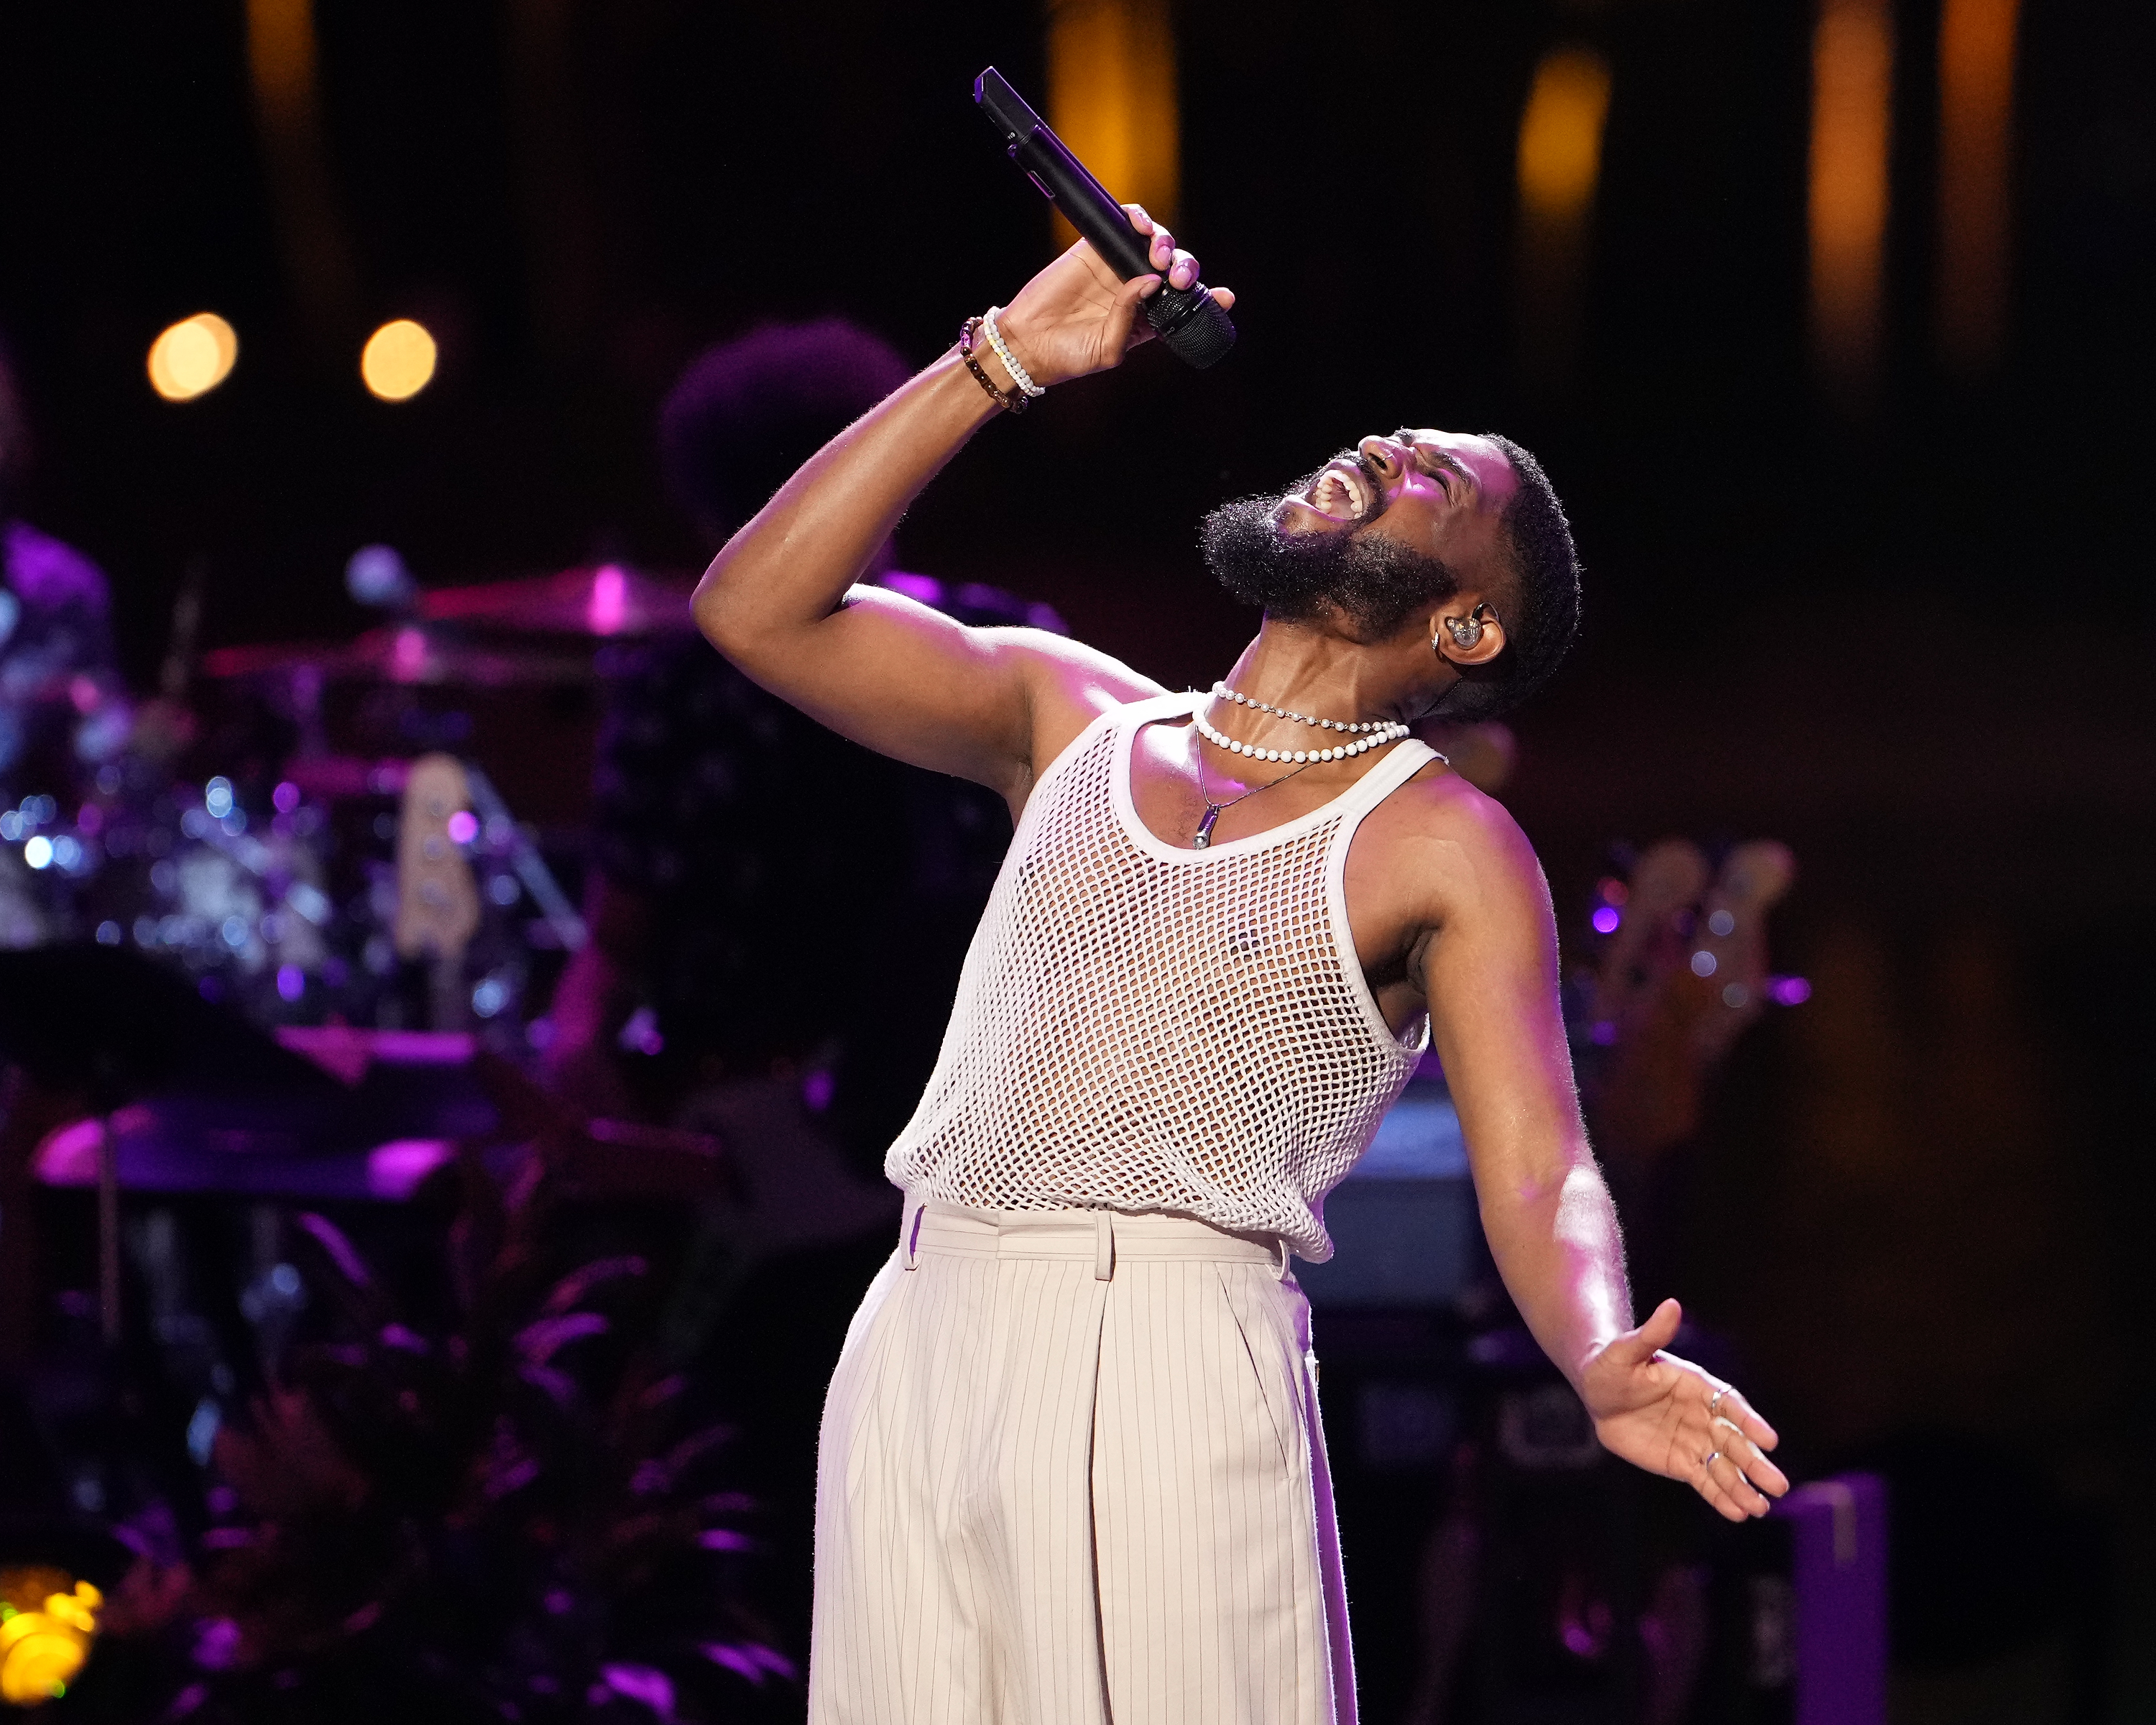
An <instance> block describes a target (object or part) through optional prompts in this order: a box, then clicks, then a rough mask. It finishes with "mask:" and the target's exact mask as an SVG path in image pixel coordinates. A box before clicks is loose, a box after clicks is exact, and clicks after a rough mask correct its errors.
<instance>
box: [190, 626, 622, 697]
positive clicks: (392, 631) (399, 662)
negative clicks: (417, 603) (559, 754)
mask: <svg viewBox="0 0 2156 1725" xmlns="http://www.w3.org/2000/svg"><path fill="white" fill-rule="evenodd" d="M307 672H312V673H313V674H314V675H316V676H317V677H319V678H320V679H321V680H322V681H324V682H331V683H365V682H372V683H410V684H450V685H458V686H462V687H470V688H482V689H500V688H510V687H528V686H532V685H542V686H543V685H560V684H576V683H588V682H589V681H590V680H591V679H592V675H593V673H592V665H591V660H590V657H589V655H588V654H580V653H548V652H544V651H541V650H537V649H532V648H528V647H500V646H478V645H475V644H472V643H470V642H467V641H463V640H459V639H457V638H456V637H455V636H454V634H449V633H447V632H445V631H443V630H440V629H432V628H429V627H428V626H427V625H425V624H416V623H400V624H392V625H390V626H389V627H388V628H386V629H370V630H368V631H367V634H363V635H362V636H361V637H360V638H359V639H357V640H356V641H345V642H341V643H335V644H322V643H315V642H270V643H266V644H262V645H259V646H249V647H220V648H218V649H217V650H216V651H214V652H212V653H207V654H205V655H203V675H206V676H209V677H213V678H215V679H218V680H221V681H240V680H247V679H250V678H260V677H290V676H292V675H300V674H304V673H307Z"/></svg>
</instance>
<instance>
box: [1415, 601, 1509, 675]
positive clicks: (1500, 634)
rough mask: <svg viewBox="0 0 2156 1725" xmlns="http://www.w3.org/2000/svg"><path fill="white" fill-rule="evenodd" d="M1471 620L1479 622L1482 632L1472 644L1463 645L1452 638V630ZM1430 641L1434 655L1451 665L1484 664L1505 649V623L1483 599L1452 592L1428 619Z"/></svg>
mask: <svg viewBox="0 0 2156 1725" xmlns="http://www.w3.org/2000/svg"><path fill="white" fill-rule="evenodd" d="M1471 619H1472V620H1473V621H1474V622H1476V623H1479V624H1481V625H1482V633H1481V635H1480V636H1479V637H1477V639H1476V642H1475V644H1474V645H1473V646H1471V647H1463V646H1461V645H1460V643H1459V642H1458V641H1457V640H1456V639H1454V636H1453V633H1452V631H1453V630H1454V629H1455V628H1456V627H1461V626H1465V625H1466V624H1467V623H1468V622H1469V621H1470V620H1471ZM1430 643H1431V644H1432V645H1433V646H1434V647H1435V648H1436V649H1437V656H1438V657H1439V658H1440V659H1442V660H1445V662H1446V663H1447V664H1450V665H1487V664H1489V662H1490V661H1491V660H1493V659H1495V658H1496V656H1497V655H1499V654H1500V653H1502V652H1503V651H1504V650H1505V625H1504V624H1502V623H1501V622H1500V621H1499V620H1498V617H1497V614H1496V611H1494V610H1492V609H1491V607H1490V603H1489V602H1488V601H1487V600H1486V599H1480V598H1476V595H1474V594H1473V593H1455V594H1454V595H1453V596H1452V597H1451V598H1449V599H1447V600H1446V601H1445V603H1443V604H1442V605H1440V606H1439V607H1438V608H1437V610H1436V611H1435V614H1433V615H1432V616H1431V618H1430Z"/></svg>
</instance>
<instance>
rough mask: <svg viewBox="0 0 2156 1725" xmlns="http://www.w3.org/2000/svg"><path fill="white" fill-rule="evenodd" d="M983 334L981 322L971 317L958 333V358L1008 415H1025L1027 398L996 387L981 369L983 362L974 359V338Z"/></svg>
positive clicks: (992, 380)
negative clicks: (1007, 392)
mask: <svg viewBox="0 0 2156 1725" xmlns="http://www.w3.org/2000/svg"><path fill="white" fill-rule="evenodd" d="M980 332H981V320H980V319H979V318H978V317H969V318H968V319H967V320H966V324H965V327H964V328H963V329H962V330H960V331H958V357H959V358H961V359H962V360H964V361H965V362H966V369H967V370H968V371H969V372H972V373H973V381H974V382H976V383H978V384H979V385H980V386H981V388H983V389H985V390H987V391H988V395H989V398H991V399H992V400H993V401H994V403H995V404H996V405H997V406H998V407H999V408H1002V409H1003V410H1004V412H1005V413H1024V411H1025V398H1024V396H1023V395H1019V394H1017V393H1011V394H1008V395H1007V394H1005V393H1004V392H1003V391H1002V390H1000V389H998V388H996V386H995V381H994V379H993V378H992V377H989V376H988V373H987V372H984V371H983V370H982V369H981V362H980V361H978V359H975V358H974V357H973V338H974V337H975V336H978V335H979V334H980Z"/></svg>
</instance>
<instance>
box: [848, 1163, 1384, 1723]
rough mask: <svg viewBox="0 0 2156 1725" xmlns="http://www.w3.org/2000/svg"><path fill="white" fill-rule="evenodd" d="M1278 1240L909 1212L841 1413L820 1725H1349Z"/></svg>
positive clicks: (1189, 1226) (1113, 1222) (863, 1315)
mask: <svg viewBox="0 0 2156 1725" xmlns="http://www.w3.org/2000/svg"><path fill="white" fill-rule="evenodd" d="M1315 1368H1316V1363H1315V1361H1314V1360H1313V1359H1312V1357H1311V1354H1310V1324H1309V1308H1308V1307H1306V1305H1305V1303H1304V1301H1303V1298H1302V1295H1301V1291H1300V1290H1299V1289H1297V1288H1296V1285H1295V1283H1294V1282H1293V1281H1292V1280H1291V1279H1289V1277H1288V1276H1287V1275H1286V1252H1285V1250H1284V1249H1283V1248H1282V1247H1281V1245H1279V1244H1278V1243H1277V1242H1276V1241H1273V1240H1270V1238H1269V1237H1266V1236H1250V1235H1235V1234H1229V1233H1226V1232H1224V1231H1223V1230H1219V1229H1217V1228H1214V1227H1212V1226H1210V1225H1209V1224H1205V1223H1203V1222H1199V1221H1197V1220H1194V1219H1190V1218H1188V1217H1179V1216H1154V1215H1125V1214H1120V1213H1112V1212H1109V1211H1106V1210H1060V1211H1045V1212H1003V1213H997V1212H991V1211H984V1210H966V1209H957V1208H956V1207H953V1206H948V1205H943V1204H934V1203H929V1204H923V1203H921V1202H920V1201H919V1200H917V1199H911V1200H909V1201H908V1203H907V1204H906V1214H905V1222H904V1225H903V1231H902V1233H901V1242H900V1246H899V1250H897V1251H896V1253H895V1254H894V1255H892V1257H891V1261H890V1262H889V1263H888V1264H886V1265H885V1266H884V1268H883V1270H882V1271H881V1272H880V1273H879V1275H878V1276H877V1277H876V1279H875V1281H874V1282H873V1283H872V1284H871V1285H870V1288H869V1291H868V1296H867V1297H866V1298H865V1300H864V1301H862V1302H861V1307H860V1311H859V1312H857V1313H856V1314H855V1317H854V1321H853V1325H852V1327H851V1329H850V1331H849V1332H848V1334H847V1337H846V1344H845V1348H844V1353H842V1354H841V1355H840V1358H839V1367H838V1370H837V1372H836V1373H835V1374H834V1376H833V1378H832V1380H831V1388H830V1393H829V1399H827V1401H826V1403H825V1405H824V1425H823V1435H822V1440H821V1448H820V1450H819V1455H818V1461H817V1482H816V1602H815V1623H814V1631H813V1635H812V1640H811V1646H810V1653H809V1670H808V1718H809V1721H810V1725H991V1722H993V1725H1111V1722H1112V1725H1354V1717H1355V1701H1354V1680H1353V1667H1352V1666H1351V1665H1350V1663H1349V1660H1348V1650H1347V1599H1346V1595H1345V1594H1344V1592H1343V1590H1342V1586H1341V1579H1340V1561H1339V1548H1338V1538H1337V1532H1336V1530H1335V1523H1334V1518H1333V1512H1332V1484H1331V1480H1330V1477H1329V1476H1328V1474H1327V1469H1326V1461H1325V1447H1324V1438H1323V1435H1322V1431H1321V1430H1320V1427H1319V1424H1318V1416H1317V1380H1316V1369H1315Z"/></svg>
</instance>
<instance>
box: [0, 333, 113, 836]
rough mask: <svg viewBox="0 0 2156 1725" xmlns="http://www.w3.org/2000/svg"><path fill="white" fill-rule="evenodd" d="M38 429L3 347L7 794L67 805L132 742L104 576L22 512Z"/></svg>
mask: <svg viewBox="0 0 2156 1725" xmlns="http://www.w3.org/2000/svg"><path fill="white" fill-rule="evenodd" d="M30 458H31V441H30V428H29V421H28V415H27V414H26V413H24V411H23V400H22V395H21V393H20V391H19V389H18V387H17V384H16V380H15V377H14V374H13V369H12V367H10V365H9V363H8V354H7V351H6V349H5V348H4V347H0V792H4V793H7V794H8V798H9V800H10V801H11V802H12V801H13V799H14V798H18V797H20V796H22V795H23V794H24V793H26V792H28V793H48V794H53V795H58V796H67V795H69V794H70V793H74V791H76V790H77V789H78V788H79V787H80V785H81V783H83V781H84V780H85V777H86V776H90V775H94V774H95V770H96V768H97V767H98V765H99V764H100V763H101V762H105V761H109V760H110V759H111V758H112V757H114V756H115V755H116V754H117V753H118V752H120V750H121V747H123V746H124V745H125V743H126V741H127V733H128V726H129V715H128V708H127V702H126V696H125V693H124V691H123V690H122V687H121V681H120V676H119V673H118V672H117V670H115V668H114V663H113V655H112V632H111V625H110V608H111V601H110V593H108V591H107V588H106V586H105V576H104V573H103V572H101V571H100V569H99V568H98V567H97V565H96V564H95V563H93V562H90V559H89V558H88V557H85V556H84V555H83V554H82V553H81V552H79V551H76V550H75V549H74V548H73V547H70V546H68V545H64V544H63V543H61V542H60V541H59V540H57V539H55V538H54V537H52V536H50V535H49V534H47V533H41V532H39V531H38V529H37V528H35V527H33V526H31V525H30V524H29V523H28V521H24V520H23V519H22V518H21V517H20V516H18V514H17V513H16V511H17V510H18V507H19V506H20V502H21V498H22V495H23V489H24V486H25V485H26V483H27V481H28V477H29V470H30Z"/></svg>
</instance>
